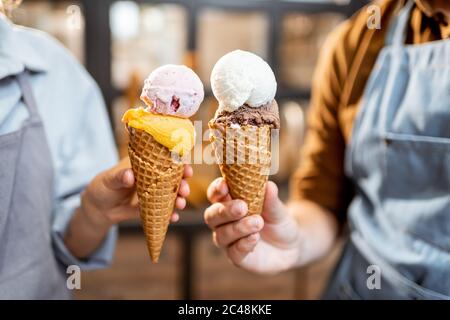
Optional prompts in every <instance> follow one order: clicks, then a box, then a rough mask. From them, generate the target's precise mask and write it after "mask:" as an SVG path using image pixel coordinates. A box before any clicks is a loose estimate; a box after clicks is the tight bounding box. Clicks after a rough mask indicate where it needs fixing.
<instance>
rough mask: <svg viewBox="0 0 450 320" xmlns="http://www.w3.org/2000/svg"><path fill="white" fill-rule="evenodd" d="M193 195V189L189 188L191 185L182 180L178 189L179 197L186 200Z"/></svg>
mask: <svg viewBox="0 0 450 320" xmlns="http://www.w3.org/2000/svg"><path fill="white" fill-rule="evenodd" d="M189 193H191V189H190V188H189V184H188V183H187V181H186V180H184V179H183V180H181V183H180V188H179V189H178V195H179V196H180V197H182V198H186V197H187V196H189Z"/></svg>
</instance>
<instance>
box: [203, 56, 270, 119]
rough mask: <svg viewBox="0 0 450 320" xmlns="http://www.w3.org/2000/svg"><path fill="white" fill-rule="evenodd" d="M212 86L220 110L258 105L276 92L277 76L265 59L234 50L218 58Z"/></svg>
mask: <svg viewBox="0 0 450 320" xmlns="http://www.w3.org/2000/svg"><path fill="white" fill-rule="evenodd" d="M211 88H212V91H213V94H214V96H215V97H216V99H217V100H218V101H219V111H221V110H224V111H229V112H231V111H235V110H237V109H238V108H239V107H240V106H242V105H244V104H247V105H249V106H250V107H253V108H257V107H261V106H263V105H265V104H266V103H268V102H270V101H272V100H273V99H274V97H275V93H276V91H277V82H276V80H275V75H274V73H273V71H272V69H271V68H270V66H269V65H268V64H267V62H266V61H264V60H263V59H262V58H260V57H259V56H257V55H256V54H253V53H251V52H248V51H243V50H235V51H232V52H229V53H227V54H226V55H224V56H223V57H222V58H220V59H219V61H217V63H216V65H215V66H214V68H213V70H212V73H211Z"/></svg>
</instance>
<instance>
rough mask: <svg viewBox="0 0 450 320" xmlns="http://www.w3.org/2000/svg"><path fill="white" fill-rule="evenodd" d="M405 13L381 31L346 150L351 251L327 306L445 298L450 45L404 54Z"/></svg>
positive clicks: (448, 285) (449, 237)
mask: <svg viewBox="0 0 450 320" xmlns="http://www.w3.org/2000/svg"><path fill="white" fill-rule="evenodd" d="M413 5H414V1H412V0H410V1H409V2H408V4H407V5H406V6H405V7H404V8H403V9H402V10H401V11H400V13H399V15H398V16H397V17H396V18H395V19H394V21H393V23H392V24H391V26H390V27H389V28H390V29H389V32H388V36H387V45H386V46H385V47H384V48H383V49H382V50H381V52H380V54H379V56H378V59H377V62H376V64H375V66H374V69H373V71H372V74H371V76H370V78H369V81H368V83H367V85H366V88H365V93H364V96H363V99H362V106H361V110H360V112H359V114H358V116H357V119H356V121H355V124H354V129H353V133H352V138H351V142H350V144H349V146H348V148H347V154H346V159H345V160H346V172H347V175H348V176H349V177H350V178H351V179H352V181H353V182H354V185H355V187H356V196H355V198H354V200H353V201H352V203H351V205H350V208H349V225H350V236H351V240H350V241H351V242H350V243H349V244H348V245H347V248H346V250H345V251H344V254H343V257H342V259H341V262H340V264H339V266H338V268H337V270H336V272H335V275H334V278H333V279H332V281H331V283H330V285H329V288H328V290H327V292H326V294H325V296H324V297H325V298H328V299H341V298H342V299H349V298H350V299H351V298H361V299H449V298H450V39H447V40H441V41H434V42H430V43H426V44H421V45H405V44H404V42H405V39H406V30H407V25H408V21H409V17H410V12H411V8H412V7H413ZM369 265H376V266H377V267H378V268H379V270H380V271H381V277H382V282H381V288H380V289H369V288H368V286H367V279H368V278H369V276H370V275H371V272H372V271H368V269H367V268H368V266H369Z"/></svg>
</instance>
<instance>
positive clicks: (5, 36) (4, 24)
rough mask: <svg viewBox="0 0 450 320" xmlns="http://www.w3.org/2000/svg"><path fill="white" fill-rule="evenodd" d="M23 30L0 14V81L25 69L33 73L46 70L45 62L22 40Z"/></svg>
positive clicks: (25, 40)
mask: <svg viewBox="0 0 450 320" xmlns="http://www.w3.org/2000/svg"><path fill="white" fill-rule="evenodd" d="M23 29H24V28H23V27H20V26H16V25H14V24H13V23H12V22H10V21H9V19H8V18H7V17H6V16H5V15H4V14H2V13H0V79H2V78H5V77H7V76H11V75H16V74H18V73H20V72H22V71H23V70H25V69H27V70H30V71H34V72H45V71H47V70H48V64H47V63H46V61H45V60H44V59H43V57H42V56H41V55H40V54H39V52H37V50H36V48H33V46H32V45H31V44H30V43H28V42H27V39H25V38H24V32H23Z"/></svg>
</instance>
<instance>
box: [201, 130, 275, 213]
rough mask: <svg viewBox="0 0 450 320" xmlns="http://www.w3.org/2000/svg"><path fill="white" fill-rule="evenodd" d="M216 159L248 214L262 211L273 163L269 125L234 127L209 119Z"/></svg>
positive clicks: (233, 193) (230, 187) (234, 194)
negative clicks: (244, 204)
mask: <svg viewBox="0 0 450 320" xmlns="http://www.w3.org/2000/svg"><path fill="white" fill-rule="evenodd" d="M209 127H210V129H211V134H210V141H211V143H212V146H213V149H214V152H215V156H216V160H217V162H218V164H219V167H220V171H221V173H222V176H223V178H224V179H225V181H226V183H227V185H228V188H229V191H230V195H231V197H232V198H233V199H241V200H244V201H245V202H246V203H247V205H248V214H249V215H252V214H261V211H262V208H263V204H264V196H265V185H266V182H267V179H268V176H269V172H270V166H271V152H270V130H271V128H270V126H266V125H263V126H260V127H256V126H250V125H247V126H242V127H240V128H233V127H230V126H225V127H223V126H220V125H217V124H215V123H214V121H210V122H209Z"/></svg>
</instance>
